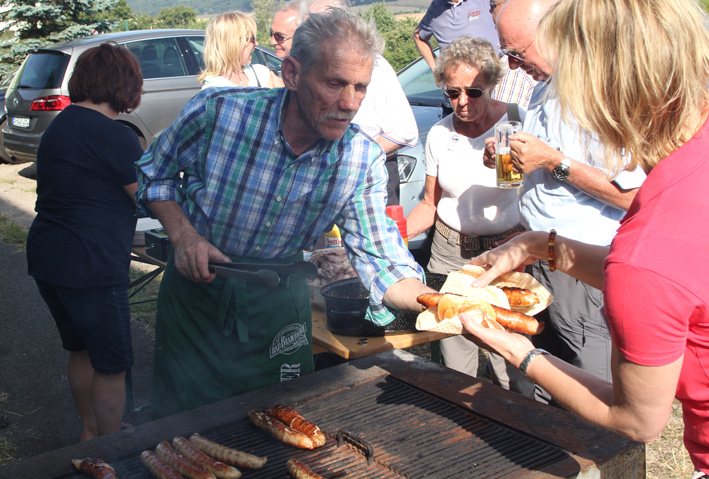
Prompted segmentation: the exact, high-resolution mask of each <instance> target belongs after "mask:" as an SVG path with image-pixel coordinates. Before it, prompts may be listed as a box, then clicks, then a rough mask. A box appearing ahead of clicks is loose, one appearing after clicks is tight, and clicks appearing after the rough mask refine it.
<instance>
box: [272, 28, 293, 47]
mask: <svg viewBox="0 0 709 479" xmlns="http://www.w3.org/2000/svg"><path fill="white" fill-rule="evenodd" d="M270 33H271V38H273V39H274V40H276V43H279V44H280V43H283V42H285V41H286V40H288V39H291V38H293V35H284V34H282V33H281V32H274V31H273V29H271V32H270Z"/></svg>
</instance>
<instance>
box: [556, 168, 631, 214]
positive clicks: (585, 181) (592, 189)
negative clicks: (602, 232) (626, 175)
mask: <svg viewBox="0 0 709 479" xmlns="http://www.w3.org/2000/svg"><path fill="white" fill-rule="evenodd" d="M552 169H553V168H552ZM566 182H567V183H569V184H570V185H571V186H573V187H575V188H578V189H579V190H581V191H583V192H584V193H586V194H588V195H589V196H592V197H594V198H596V199H597V200H599V201H602V202H603V203H605V204H608V205H611V206H615V207H616V208H619V209H621V210H624V211H627V210H628V208H629V207H630V203H632V202H633V199H634V198H635V194H636V193H637V191H638V190H637V189H631V190H621V189H620V188H619V187H618V186H617V185H616V184H615V183H613V182H612V181H610V180H609V179H608V177H606V175H605V173H603V171H601V170H599V169H598V168H595V167H593V166H590V165H587V164H585V163H581V162H579V161H573V160H572V161H571V166H570V167H569V177H568V178H567V179H566Z"/></svg>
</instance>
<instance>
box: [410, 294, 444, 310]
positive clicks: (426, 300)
mask: <svg viewBox="0 0 709 479" xmlns="http://www.w3.org/2000/svg"><path fill="white" fill-rule="evenodd" d="M441 297H443V293H424V294H420V295H418V296H417V297H416V301H418V302H419V303H420V304H423V306H424V307H425V308H435V307H436V306H438V301H439V300H440V299H441Z"/></svg>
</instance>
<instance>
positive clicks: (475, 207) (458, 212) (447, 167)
mask: <svg viewBox="0 0 709 479" xmlns="http://www.w3.org/2000/svg"><path fill="white" fill-rule="evenodd" d="M519 113H520V117H521V119H522V120H524V117H525V113H526V112H525V111H524V110H523V109H521V108H520V109H519ZM454 115H455V113H452V114H450V115H448V116H447V117H445V118H444V119H442V120H441V121H439V122H438V123H436V124H435V125H434V126H433V127H432V128H431V131H430V132H429V133H428V139H427V140H426V175H428V176H435V177H437V178H438V184H439V185H440V186H441V190H442V194H441V199H440V201H439V202H438V207H437V213H438V217H439V218H440V219H441V221H443V222H444V223H445V224H446V225H448V226H449V227H451V228H452V229H454V230H455V231H458V232H460V233H462V234H464V235H467V236H490V235H496V234H499V233H503V232H505V231H507V230H509V229H511V228H513V227H514V226H517V225H518V224H519V210H518V207H517V201H518V199H517V190H518V188H511V189H505V188H498V187H497V176H496V172H495V170H494V169H491V168H488V167H486V166H485V165H484V164H483V151H484V150H485V138H490V137H492V136H495V133H494V126H493V127H492V128H490V130H488V131H487V132H485V133H484V134H482V135H480V136H478V137H477V138H468V137H467V136H464V135H461V134H459V133H456V131H455V128H454V126H453V116H454ZM499 121H507V114H506V113H505V115H504V116H503V117H502V118H500V120H499Z"/></svg>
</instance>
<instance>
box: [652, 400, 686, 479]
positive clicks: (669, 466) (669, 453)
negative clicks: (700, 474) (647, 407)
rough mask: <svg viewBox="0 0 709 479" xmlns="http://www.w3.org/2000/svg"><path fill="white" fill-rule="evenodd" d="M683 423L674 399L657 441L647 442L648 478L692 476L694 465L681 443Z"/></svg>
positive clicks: (665, 478)
mask: <svg viewBox="0 0 709 479" xmlns="http://www.w3.org/2000/svg"><path fill="white" fill-rule="evenodd" d="M683 435H684V423H683V422H682V406H681V405H680V403H679V401H678V400H676V399H675V401H674V403H673V404H672V415H671V416H670V420H669V422H668V423H667V426H665V429H664V430H663V431H662V433H661V434H660V437H659V438H658V439H657V441H655V442H653V443H651V444H648V445H647V449H646V451H645V454H646V455H647V458H646V461H647V477H648V479H688V478H690V477H692V473H693V472H694V465H693V464H692V461H691V460H690V459H689V453H688V452H687V449H685V447H684V444H683V443H682V437H683Z"/></svg>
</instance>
